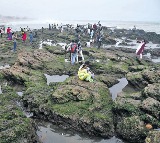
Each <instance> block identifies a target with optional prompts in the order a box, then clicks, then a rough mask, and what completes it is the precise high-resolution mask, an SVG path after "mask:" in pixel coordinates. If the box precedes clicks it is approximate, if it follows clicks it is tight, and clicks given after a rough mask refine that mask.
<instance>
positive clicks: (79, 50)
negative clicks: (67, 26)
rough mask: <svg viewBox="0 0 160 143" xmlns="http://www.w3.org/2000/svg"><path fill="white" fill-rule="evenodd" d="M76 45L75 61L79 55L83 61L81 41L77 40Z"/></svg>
mask: <svg viewBox="0 0 160 143" xmlns="http://www.w3.org/2000/svg"><path fill="white" fill-rule="evenodd" d="M77 45H78V54H77V63H78V61H79V59H78V57H79V55H80V56H81V57H82V61H83V62H84V56H83V52H82V46H81V42H80V41H78V43H77Z"/></svg>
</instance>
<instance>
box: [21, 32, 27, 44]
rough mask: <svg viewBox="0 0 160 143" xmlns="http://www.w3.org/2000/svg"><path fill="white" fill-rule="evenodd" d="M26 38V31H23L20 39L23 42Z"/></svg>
mask: <svg viewBox="0 0 160 143" xmlns="http://www.w3.org/2000/svg"><path fill="white" fill-rule="evenodd" d="M26 40H27V33H26V32H23V35H22V41H23V42H24V43H25V42H26Z"/></svg>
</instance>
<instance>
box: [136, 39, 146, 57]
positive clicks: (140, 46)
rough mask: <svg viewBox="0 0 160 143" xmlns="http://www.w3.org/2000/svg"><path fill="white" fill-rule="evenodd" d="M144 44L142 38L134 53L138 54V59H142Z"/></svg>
mask: <svg viewBox="0 0 160 143" xmlns="http://www.w3.org/2000/svg"><path fill="white" fill-rule="evenodd" d="M145 45H146V41H145V40H142V42H141V43H140V45H139V46H138V48H137V50H136V54H137V55H140V59H142V54H143V51H144V47H145Z"/></svg>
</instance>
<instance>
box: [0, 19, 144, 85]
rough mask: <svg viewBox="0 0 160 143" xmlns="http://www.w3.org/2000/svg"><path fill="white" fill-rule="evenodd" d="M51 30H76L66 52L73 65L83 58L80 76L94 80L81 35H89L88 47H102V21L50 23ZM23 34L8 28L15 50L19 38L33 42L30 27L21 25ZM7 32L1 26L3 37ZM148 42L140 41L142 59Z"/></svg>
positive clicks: (0, 34) (24, 41)
mask: <svg viewBox="0 0 160 143" xmlns="http://www.w3.org/2000/svg"><path fill="white" fill-rule="evenodd" d="M48 29H49V30H53V29H57V30H60V32H61V33H63V31H64V29H65V30H67V31H68V30H71V31H73V32H74V34H75V37H76V39H75V40H72V41H71V43H69V44H68V45H66V46H65V50H66V53H70V62H71V65H74V64H75V63H79V56H80V57H81V60H82V63H83V64H82V65H81V66H80V68H79V70H78V77H79V79H80V80H86V81H90V82H92V81H93V78H94V74H93V72H91V71H90V70H89V67H88V64H87V63H85V60H84V56H83V50H82V45H81V35H87V36H88V37H89V38H90V40H89V41H86V45H85V46H87V47H91V45H92V44H96V46H97V48H100V47H101V45H102V40H103V27H102V25H101V23H100V21H99V22H98V23H97V24H96V23H94V24H93V25H92V24H89V23H88V24H87V25H79V24H77V26H76V27H73V25H70V24H66V25H63V24H62V23H61V24H60V25H58V24H49V27H48ZM20 31H21V35H20V36H18V35H17V33H16V32H13V31H12V28H10V27H8V28H7V29H6V33H7V40H12V41H13V51H14V52H15V51H16V47H17V39H21V40H22V42H23V43H26V40H27V37H29V42H30V43H31V44H32V42H33V37H34V35H33V32H32V31H31V30H30V29H29V28H28V26H27V28H22V27H20ZM43 32H44V28H43V27H42V33H43ZM4 33H5V29H4V28H0V37H1V38H2V37H3V34H4ZM145 44H146V42H145V41H142V42H140V46H139V47H138V48H137V50H136V54H137V55H140V59H142V53H143V51H144V47H145Z"/></svg>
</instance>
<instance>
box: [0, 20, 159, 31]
mask: <svg viewBox="0 0 160 143" xmlns="http://www.w3.org/2000/svg"><path fill="white" fill-rule="evenodd" d="M98 21H100V22H101V24H102V26H107V27H116V28H118V29H132V28H133V27H134V26H136V28H137V29H143V30H145V31H146V32H156V33H157V34H160V22H158V21H155V22H153V21H151V22H149V21H146V22H145V21H109V20H52V19H31V20H18V21H7V22H0V25H3V24H4V25H5V26H6V27H7V26H10V27H11V28H12V29H13V30H14V31H19V30H20V27H27V26H28V27H29V28H30V29H40V28H42V27H44V28H48V25H49V24H54V23H56V24H61V23H62V24H63V25H65V24H73V25H74V26H76V25H77V24H81V25H85V24H88V23H91V24H94V23H98Z"/></svg>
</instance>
